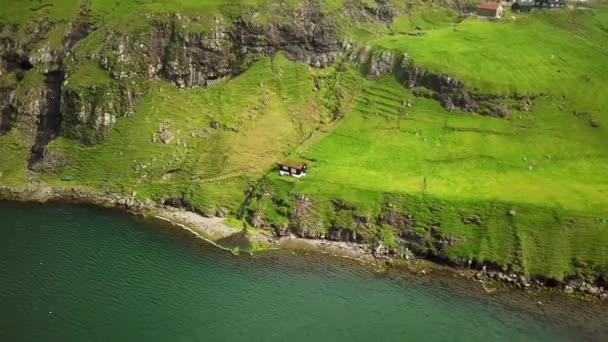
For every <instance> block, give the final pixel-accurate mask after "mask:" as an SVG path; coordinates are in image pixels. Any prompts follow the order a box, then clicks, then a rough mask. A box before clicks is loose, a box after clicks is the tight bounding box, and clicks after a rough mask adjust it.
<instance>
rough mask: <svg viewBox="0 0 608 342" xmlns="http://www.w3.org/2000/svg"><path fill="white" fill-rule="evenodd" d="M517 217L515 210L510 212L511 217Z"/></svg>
mask: <svg viewBox="0 0 608 342" xmlns="http://www.w3.org/2000/svg"><path fill="white" fill-rule="evenodd" d="M515 215H517V213H516V212H515V210H513V209H511V210H509V216H515Z"/></svg>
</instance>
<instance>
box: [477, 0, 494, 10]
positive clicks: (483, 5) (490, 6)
mask: <svg viewBox="0 0 608 342" xmlns="http://www.w3.org/2000/svg"><path fill="white" fill-rule="evenodd" d="M479 9H484V10H492V11H496V10H497V9H498V3H496V2H484V3H481V4H479Z"/></svg>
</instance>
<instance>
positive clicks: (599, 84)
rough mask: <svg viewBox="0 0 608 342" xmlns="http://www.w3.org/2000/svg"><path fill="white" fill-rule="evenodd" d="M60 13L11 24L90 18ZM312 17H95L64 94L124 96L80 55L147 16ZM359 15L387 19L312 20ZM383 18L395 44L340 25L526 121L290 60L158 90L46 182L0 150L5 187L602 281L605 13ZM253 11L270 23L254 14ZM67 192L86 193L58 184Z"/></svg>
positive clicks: (177, 4) (48, 171) (182, 9)
mask: <svg viewBox="0 0 608 342" xmlns="http://www.w3.org/2000/svg"><path fill="white" fill-rule="evenodd" d="M4 2H7V0H4ZM7 3H8V2H7ZM44 3H45V2H44V1H43V2H41V3H40V4H44ZM48 3H51V2H48ZM52 3H53V6H46V7H44V8H42V9H39V10H34V11H32V10H30V8H31V7H32V6H34V5H33V2H29V1H28V2H26V1H24V2H18V3H17V2H12V1H10V6H8V5H7V6H8V7H7V8H8V10H6V11H3V12H2V14H1V18H0V22H5V23H25V22H26V21H28V20H30V19H31V18H47V19H48V20H50V21H56V22H60V21H63V22H65V21H66V20H69V18H70V17H74V16H77V15H78V13H79V12H80V11H81V10H82V9H81V8H80V7H81V3H80V2H78V1H72V2H70V1H64V2H59V3H60V4H61V6H59V5H57V3H56V2H52ZM301 3H302V2H300V1H286V2H285V3H284V4H283V5H281V6H282V7H281V10H280V11H279V10H277V11H276V12H274V11H272V10H271V9H273V8H275V7H274V6H277V5H276V3H275V2H272V1H253V0H234V1H215V0H212V1H186V0H181V1H178V0H171V1H152V0H150V1H148V0H143V1H105V0H91V1H89V5H88V8H87V10H88V11H89V15H90V17H91V18H93V19H91V20H94V21H95V22H96V23H97V24H98V25H99V27H100V28H99V29H98V30H97V31H96V32H94V33H92V34H91V35H89V36H88V37H87V38H86V39H85V40H83V41H81V42H79V43H78V44H77V45H76V47H75V51H76V52H75V55H76V56H77V57H78V58H82V60H83V61H82V62H78V61H77V62H74V63H73V64H71V65H70V68H73V69H69V71H70V76H71V78H70V79H69V80H70V83H68V84H66V85H64V87H74V88H78V87H84V88H91V87H93V88H94V87H96V86H99V87H103V86H105V85H107V84H111V83H112V82H115V81H114V80H112V79H111V78H110V75H108V74H107V73H106V72H105V71H103V70H102V69H100V67H99V66H98V65H96V64H95V63H92V62H91V61H90V60H86V56H87V55H89V54H90V52H91V51H92V50H94V49H96V48H97V47H98V46H100V45H101V44H102V42H103V39H105V38H104V37H105V36H106V31H105V30H110V29H116V27H121V26H120V25H125V32H127V31H128V27H132V26H137V25H139V23H140V22H136V21H135V20H130V18H131V19H134V18H139V19H138V20H140V19H141V18H144V17H145V14H142V13H151V12H154V13H158V12H179V13H183V14H189V15H203V16H204V15H213V16H222V17H224V18H225V20H226V22H227V23H229V22H231V21H233V20H236V19H238V18H239V16H241V15H243V16H245V15H246V16H250V17H255V18H256V19H255V20H258V21H259V22H272V21H273V20H284V19H285V17H283V14H285V13H287V12H285V11H286V10H285V9H286V8H294V7H297V6H300V5H301ZM353 3H357V4H358V5H360V6H362V5H361V4H362V3H365V4H367V6H368V10H369V11H371V12H373V9H374V8H377V6H379V4H378V3H376V2H374V1H337V0H336V1H320V2H319V5H320V6H321V7H322V9H323V11H324V12H323V13H330V12H331V13H340V11H342V9H343V8H344V7H345V6H347V5H351V4H353ZM390 3H391V4H392V5H393V6H394V7H393V8H395V10H394V11H395V13H394V15H395V17H394V18H392V20H391V22H388V23H387V24H386V25H384V24H381V23H378V22H373V21H370V20H368V19H366V18H354V17H349V16H344V17H340V18H341V19H340V20H339V21H337V22H336V25H337V26H338V31H339V33H340V34H341V35H344V37H341V38H344V39H348V40H349V41H355V42H357V43H358V44H359V46H358V47H364V46H369V47H370V49H372V50H376V51H391V52H393V53H397V54H398V55H403V54H404V53H406V54H408V55H409V56H410V57H411V59H412V61H413V63H414V64H415V65H416V66H417V67H419V68H421V69H424V70H426V71H427V72H430V73H436V74H449V75H451V77H454V78H457V79H459V80H461V81H462V82H463V83H464V85H465V91H467V92H470V93H474V94H477V95H479V94H483V95H492V96H495V97H499V98H502V97H511V96H514V95H526V96H530V97H532V98H534V99H533V104H532V106H531V109H530V110H529V111H525V112H524V111H522V112H518V111H515V112H513V113H511V115H510V116H509V117H508V118H506V119H504V118H492V117H485V116H481V115H478V114H475V113H463V112H458V111H452V112H449V111H447V110H445V109H444V107H442V106H441V105H440V103H439V102H437V101H435V100H433V99H427V98H419V97H416V96H414V95H413V93H412V91H411V90H410V89H407V88H406V87H405V86H404V85H403V84H402V83H401V81H400V80H399V77H398V75H393V74H391V73H388V74H385V75H383V76H381V77H379V78H377V79H369V78H367V77H366V70H364V69H365V67H366V66H364V65H363V66H362V65H358V64H357V65H356V64H352V63H350V62H349V59H348V58H346V57H344V58H339V59H338V60H337V61H336V62H335V63H334V64H333V65H332V66H330V67H327V68H324V69H316V68H312V67H309V66H308V65H305V64H302V63H299V62H294V61H289V60H288V59H287V58H285V56H284V55H283V54H282V53H278V54H277V55H275V56H267V57H264V58H262V59H260V60H258V61H257V62H255V63H253V64H252V66H251V67H249V68H248V69H247V70H246V71H245V72H244V73H242V74H240V75H238V76H236V77H233V78H230V79H227V80H223V81H220V82H217V83H215V84H212V85H210V86H208V87H198V88H191V89H179V88H177V87H176V86H175V85H173V84H169V83H167V82H166V81H162V80H158V79H150V80H147V81H145V87H146V89H149V91H148V92H147V93H145V94H144V95H143V98H142V99H141V100H140V101H139V103H138V104H137V106H136V107H135V109H134V111H133V113H130V114H129V115H127V116H126V117H119V118H118V119H117V122H116V124H115V125H114V126H113V127H112V129H111V131H110V133H109V136H108V138H107V140H106V141H105V142H104V143H103V144H99V145H91V146H89V145H84V144H82V143H81V142H79V141H76V140H71V139H68V138H66V137H59V138H57V139H55V140H53V141H52V142H51V144H50V145H49V147H48V153H49V154H50V155H52V156H54V160H55V161H56V164H55V165H52V166H51V167H47V168H45V169H44V171H39V172H32V171H28V170H27V159H28V156H29V146H30V145H28V142H27V141H28V140H27V139H25V138H22V137H21V136H22V135H23V134H25V133H24V132H22V131H20V130H18V129H13V130H12V131H10V132H9V133H8V134H6V135H2V136H0V153H1V155H2V158H1V159H0V184H3V185H23V184H25V183H26V182H28V181H33V180H41V181H44V182H46V183H48V184H49V185H52V186H57V187H79V188H83V189H86V190H89V191H93V192H98V191H102V190H110V191H113V192H117V193H123V194H133V193H135V196H136V197H138V198H139V199H142V200H145V199H150V200H153V201H164V200H166V199H169V198H180V199H182V200H184V201H186V202H187V203H189V204H190V205H191V206H192V207H193V208H195V209H197V210H200V211H203V212H209V213H217V212H228V213H229V214H230V215H231V216H233V217H236V216H239V219H242V220H246V221H247V222H248V223H249V224H253V225H255V226H256V227H259V228H262V229H267V230H277V231H281V230H284V229H295V230H297V232H298V233H303V235H312V236H320V235H325V236H328V237H336V236H337V237H339V238H345V236H346V239H350V240H355V241H359V242H363V243H368V244H376V245H377V244H379V243H382V244H384V245H388V246H391V247H395V248H398V247H404V246H407V247H408V248H413V249H415V250H416V251H417V252H419V253H421V254H422V253H431V254H434V255H437V256H440V257H443V258H447V259H450V260H452V261H458V262H462V261H465V260H468V259H475V260H477V261H479V262H492V263H496V264H499V265H504V266H505V267H508V268H510V269H511V270H514V271H521V272H525V273H528V274H542V275H545V276H548V277H553V278H556V279H563V278H564V277H566V276H569V275H572V274H575V273H577V272H581V273H585V272H588V273H591V274H594V275H598V274H600V273H602V272H604V274H605V273H606V272H607V271H608V224H606V220H607V219H608V177H607V176H606V174H608V128H607V125H608V98H606V96H604V95H603V94H608V81H606V80H607V79H608V44H606V42H608V26H606V25H607V24H606V23H607V22H608V9H607V8H606V7H602V6H599V7H595V8H593V9H589V10H584V11H583V10H577V11H571V10H563V11H538V12H535V13H532V14H517V15H513V17H512V15H511V14H509V15H507V16H506V18H505V19H504V20H501V21H497V22H495V21H480V20H477V19H476V18H472V17H471V18H467V19H465V20H462V21H460V22H457V20H458V19H457V15H456V12H455V11H454V9H452V8H446V7H442V6H440V5H439V4H434V5H433V4H426V3H422V2H420V3H418V2H416V3H415V4H413V5H412V6H411V7H410V12H408V10H407V9H406V8H405V7H404V6H403V3H401V2H396V1H395V2H392V1H391V2H390ZM35 4H36V6H40V5H39V4H38V2H35ZM251 8H257V9H258V10H259V12H260V13H265V16H262V17H259V16H257V15H253V14H252V13H253V12H255V11H253V12H252V11H249V10H245V9H251ZM371 12H370V13H371ZM366 13H367V12H366ZM275 14H276V15H275ZM131 15H133V16H132V17H131ZM128 23H130V24H128ZM137 27H139V26H137ZM415 30H417V31H418V32H422V34H421V35H419V34H412V31H415ZM128 32H130V31H128ZM28 72H29V73H32V72H34V71H28ZM1 76H3V75H0V77H1ZM30 78H35V77H33V76H30V77H26V78H25V79H30ZM3 79H4V78H3ZM7 79H8V78H7ZM7 84H8V81H7ZM0 88H2V87H0ZM7 88H8V86H7ZM0 90H1V89H0ZM505 101H508V99H505ZM30 139H31V137H30ZM30 144H31V143H30ZM286 157H300V158H303V157H306V158H314V160H316V161H315V162H311V163H310V169H309V174H308V175H307V176H306V177H304V178H302V179H292V178H285V177H280V176H278V175H277V174H276V171H275V165H276V164H275V163H276V162H277V161H279V160H280V159H283V158H286ZM64 176H72V177H75V178H76V181H74V182H69V183H66V182H62V181H61V179H62V178H63V177H64ZM242 208H244V209H245V210H244V211H242V210H240V209H242ZM232 221H235V220H234V219H233V220H232ZM304 233H305V234H304ZM336 234H337V235H336Z"/></svg>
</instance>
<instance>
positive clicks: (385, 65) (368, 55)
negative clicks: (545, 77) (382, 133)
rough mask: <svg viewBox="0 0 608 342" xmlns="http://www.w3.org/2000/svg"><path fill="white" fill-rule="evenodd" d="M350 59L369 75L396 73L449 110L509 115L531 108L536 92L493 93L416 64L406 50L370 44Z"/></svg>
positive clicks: (411, 87)
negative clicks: (376, 46)
mask: <svg viewBox="0 0 608 342" xmlns="http://www.w3.org/2000/svg"><path fill="white" fill-rule="evenodd" d="M349 60H350V61H351V62H352V63H355V64H358V65H360V66H361V67H362V68H363V69H364V72H365V73H366V74H367V77H368V78H370V79H377V78H379V77H381V76H382V75H385V74H394V75H395V77H397V78H398V79H399V80H400V81H401V82H402V84H403V85H404V86H405V87H407V88H409V89H412V90H413V93H414V95H416V96H419V97H426V98H430V99H435V100H437V101H439V102H440V103H441V105H442V106H443V107H444V108H445V109H447V110H449V111H453V110H460V111H464V112H471V113H477V114H480V115H485V116H492V117H499V118H508V117H509V116H510V115H511V113H512V112H513V111H520V112H528V111H529V110H530V109H531V107H532V104H533V101H534V99H535V98H536V97H537V95H529V94H527V95H520V94H511V95H502V96H500V95H492V94H483V93H481V92H480V91H479V90H478V89H471V88H470V87H468V86H467V85H466V84H465V83H464V82H463V81H461V80H459V79H458V78H457V77H455V76H453V75H450V74H444V73H434V72H431V71H429V70H427V69H424V68H422V67H419V66H417V65H416V63H415V61H414V60H413V59H412V58H411V57H410V55H409V54H407V53H399V52H395V51H386V50H379V49H372V48H370V47H369V46H368V47H365V48H361V49H358V50H354V51H352V52H351V53H350V56H349Z"/></svg>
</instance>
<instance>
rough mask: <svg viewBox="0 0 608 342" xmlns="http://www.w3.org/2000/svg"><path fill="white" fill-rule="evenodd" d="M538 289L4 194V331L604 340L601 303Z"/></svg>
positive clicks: (607, 312) (83, 336)
mask: <svg viewBox="0 0 608 342" xmlns="http://www.w3.org/2000/svg"><path fill="white" fill-rule="evenodd" d="M538 296H539V295H529V294H526V293H524V292H521V291H513V292H508V293H501V294H496V295H486V294H484V293H483V291H482V290H480V288H479V285H478V284H476V283H473V282H471V281H469V280H466V279H462V278H461V277H459V276H457V274H456V273H452V272H441V274H440V275H426V276H419V275H413V274H410V273H408V272H406V271H401V270H390V271H388V272H378V271H376V270H374V269H372V268H369V267H365V266H362V265H359V264H358V263H356V262H352V261H348V260H345V259H341V258H335V257H329V256H324V255H317V254H310V253H309V254H304V253H295V252H291V251H284V250H277V251H270V252H264V253H259V254H255V255H239V256H235V255H232V254H230V253H227V252H225V251H222V250H219V249H217V248H214V247H212V246H209V245H208V244H206V243H205V242H204V241H202V240H200V239H195V238H194V237H193V236H191V235H190V234H189V233H187V232H185V231H181V230H178V229H175V228H171V227H168V226H166V225H162V224H160V223H158V222H150V221H145V220H142V219H138V218H134V217H131V216H129V215H126V214H123V213H120V212H117V211H113V210H104V209H98V208H92V207H85V206H75V205H59V204H47V205H35V204H22V203H2V202H0V341H290V342H295V341H377V342H379V341H582V340H597V341H607V340H608V308H607V307H606V306H605V305H603V306H602V305H600V304H592V303H585V302H582V301H578V300H574V299H571V298H568V297H562V296H553V295H551V296H548V295H546V294H545V295H542V296H541V297H538ZM538 301H541V302H542V305H541V304H538V303H537V302H538Z"/></svg>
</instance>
